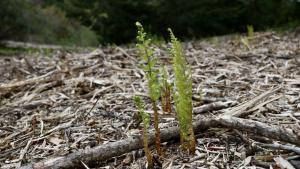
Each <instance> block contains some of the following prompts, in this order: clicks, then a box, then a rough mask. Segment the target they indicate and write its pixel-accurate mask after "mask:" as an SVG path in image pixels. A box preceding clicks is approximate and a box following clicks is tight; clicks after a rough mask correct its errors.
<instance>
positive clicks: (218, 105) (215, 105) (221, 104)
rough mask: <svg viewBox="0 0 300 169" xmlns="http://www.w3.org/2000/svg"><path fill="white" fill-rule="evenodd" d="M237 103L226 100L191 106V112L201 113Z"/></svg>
mask: <svg viewBox="0 0 300 169" xmlns="http://www.w3.org/2000/svg"><path fill="white" fill-rule="evenodd" d="M236 104H237V103H236V102H234V101H227V102H213V103H209V104H205V105H202V106H199V107H195V108H193V114H202V113H206V112H209V111H213V110H220V109H224V108H228V107H231V106H232V105H236Z"/></svg>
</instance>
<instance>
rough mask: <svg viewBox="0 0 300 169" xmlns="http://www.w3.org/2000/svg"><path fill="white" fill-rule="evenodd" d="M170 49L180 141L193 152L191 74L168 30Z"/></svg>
mask: <svg viewBox="0 0 300 169" xmlns="http://www.w3.org/2000/svg"><path fill="white" fill-rule="evenodd" d="M168 30H169V32H170V36H171V43H172V47H171V49H170V54H171V56H172V57H173V68H174V73H175V88H176V91H175V93H174V100H175V108H176V112H177V118H178V121H179V127H180V141H181V144H182V146H183V148H184V149H188V150H189V151H190V152H191V153H194V152H195V136H194V131H193V125H192V106H193V105H192V73H191V68H190V67H189V65H188V63H187V61H186V58H185V56H184V53H183V49H182V47H181V44H180V42H179V41H178V40H177V38H176V37H175V36H174V34H173V32H172V30H171V29H168Z"/></svg>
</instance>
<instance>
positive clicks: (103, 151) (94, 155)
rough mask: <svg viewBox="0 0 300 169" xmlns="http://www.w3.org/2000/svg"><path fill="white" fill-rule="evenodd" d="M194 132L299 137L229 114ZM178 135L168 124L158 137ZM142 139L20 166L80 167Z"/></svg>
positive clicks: (294, 140) (136, 145)
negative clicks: (232, 131) (215, 129)
mask: <svg viewBox="0 0 300 169" xmlns="http://www.w3.org/2000/svg"><path fill="white" fill-rule="evenodd" d="M193 127H194V130H195V133H199V132H200V131H203V130H205V129H208V128H210V127H227V128H232V129H237V130H240V131H246V132H250V133H255V134H257V135H261V136H264V137H269V138H273V139H277V140H280V141H283V142H288V143H293V144H295V145H300V140H299V138H297V136H296V135H295V134H293V133H292V131H290V130H288V129H284V128H281V127H278V126H274V125H267V124H264V123H261V122H256V121H253V120H247V119H241V118H237V117H232V116H228V115H225V116H220V117H218V118H216V119H199V120H197V121H196V122H194V123H193ZM176 138H179V128H178V127H170V128H165V129H162V130H161V140H162V142H166V141H169V140H174V139H176ZM154 141H155V134H154V133H153V132H150V133H149V144H150V145H153V144H154ZM142 147H143V141H142V136H141V135H136V136H132V137H129V138H127V139H124V140H120V141H116V142H112V143H107V144H104V145H100V146H98V147H95V148H94V149H91V150H82V151H78V152H74V153H71V154H69V155H66V156H62V157H56V158H51V159H46V160H43V161H40V162H38V163H35V164H29V165H26V166H23V167H21V169H40V168H44V169H58V168H65V169H66V168H73V169H74V168H82V167H83V166H82V162H83V163H85V164H86V165H88V166H94V165H99V164H100V163H101V162H103V161H105V160H108V159H110V158H112V157H115V156H120V155H122V154H124V153H128V152H130V151H133V150H137V149H141V148H142Z"/></svg>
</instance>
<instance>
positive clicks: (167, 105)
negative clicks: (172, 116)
mask: <svg viewBox="0 0 300 169" xmlns="http://www.w3.org/2000/svg"><path fill="white" fill-rule="evenodd" d="M161 72H162V78H161V82H160V84H161V89H162V93H161V103H162V109H163V111H164V112H168V113H172V106H171V84H170V83H169V82H168V79H169V74H168V71H167V69H166V67H163V68H162V70H161Z"/></svg>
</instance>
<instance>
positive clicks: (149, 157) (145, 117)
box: [134, 96, 153, 168]
mask: <svg viewBox="0 0 300 169" xmlns="http://www.w3.org/2000/svg"><path fill="white" fill-rule="evenodd" d="M134 103H135V106H136V107H137V108H138V110H139V115H140V116H141V118H142V120H143V124H144V127H143V143H144V151H145V155H146V157H147V161H148V168H153V159H152V154H151V152H150V150H149V147H148V139H149V138H148V129H149V126H150V115H149V114H148V113H146V112H145V111H144V110H145V108H144V107H145V106H144V103H143V102H142V100H141V98H140V97H139V96H134Z"/></svg>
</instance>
